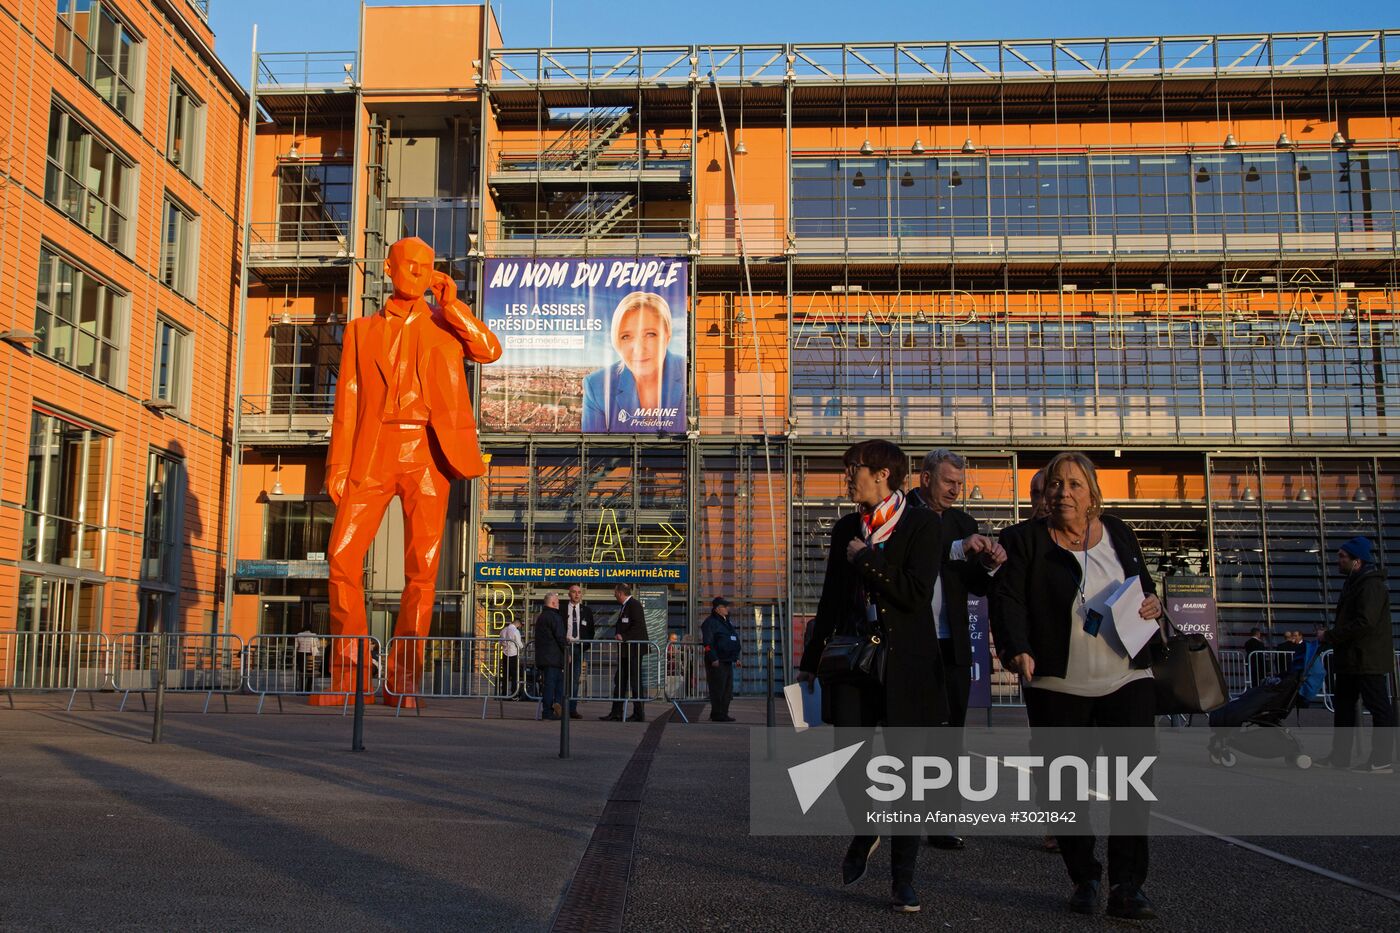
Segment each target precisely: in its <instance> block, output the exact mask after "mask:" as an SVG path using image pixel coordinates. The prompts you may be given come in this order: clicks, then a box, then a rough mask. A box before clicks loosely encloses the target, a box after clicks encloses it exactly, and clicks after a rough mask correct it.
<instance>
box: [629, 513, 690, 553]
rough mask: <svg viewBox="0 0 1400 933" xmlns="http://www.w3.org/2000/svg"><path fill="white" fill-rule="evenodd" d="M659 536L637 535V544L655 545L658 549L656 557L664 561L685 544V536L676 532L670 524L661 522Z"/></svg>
mask: <svg viewBox="0 0 1400 933" xmlns="http://www.w3.org/2000/svg"><path fill="white" fill-rule="evenodd" d="M660 527H661V530H662V532H664V534H660V535H637V543H638V544H641V545H656V546H657V547H659V548H660V550H659V551H658V552H657V555H656V556H657V557H658V558H660V559H662V560H664V559H666V558H667V557H670V556H671V555H672V554H674V553H676V551H677V550H679V549H680V547H681V545H683V544H685V535H683V534H681V533H680V532H679V531H677V530H676V528H675V526H674V525H672V524H671V523H670V522H662V523H661V526H660Z"/></svg>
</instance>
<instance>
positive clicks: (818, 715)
mask: <svg viewBox="0 0 1400 933" xmlns="http://www.w3.org/2000/svg"><path fill="white" fill-rule="evenodd" d="M783 696H784V697H785V698H786V699H787V706H788V715H790V716H791V717H792V727H793V728H794V729H796V730H797V731H798V732H806V731H807V730H808V729H810V728H811V727H812V726H820V725H821V724H822V685H821V682H820V681H818V682H817V683H814V684H813V685H812V690H810V691H808V689H807V688H806V687H805V686H804V685H802V684H788V685H787V686H786V687H784V688H783Z"/></svg>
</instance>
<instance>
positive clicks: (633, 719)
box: [627, 715, 647, 722]
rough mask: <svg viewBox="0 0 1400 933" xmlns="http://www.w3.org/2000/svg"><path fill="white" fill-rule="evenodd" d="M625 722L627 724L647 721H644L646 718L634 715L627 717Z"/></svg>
mask: <svg viewBox="0 0 1400 933" xmlns="http://www.w3.org/2000/svg"><path fill="white" fill-rule="evenodd" d="M627 721H628V722H646V721H647V720H646V717H645V716H636V715H632V716H628V717H627Z"/></svg>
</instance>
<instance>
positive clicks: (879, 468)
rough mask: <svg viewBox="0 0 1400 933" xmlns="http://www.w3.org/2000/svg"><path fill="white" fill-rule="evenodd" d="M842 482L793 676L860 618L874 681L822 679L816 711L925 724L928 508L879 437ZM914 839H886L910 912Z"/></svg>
mask: <svg viewBox="0 0 1400 933" xmlns="http://www.w3.org/2000/svg"><path fill="white" fill-rule="evenodd" d="M843 459H844V462H845V465H846V484H847V489H848V492H849V493H850V496H851V499H852V500H853V501H854V502H855V503H856V505H857V506H859V509H858V511H856V512H853V513H851V514H850V515H846V516H844V517H842V518H841V519H840V520H839V521H838V522H837V523H836V525H835V526H834V527H833V528H832V530H831V550H830V553H829V555H828V558H827V567H826V577H825V579H824V580H823V582H822V595H821V601H820V603H818V605H817V614H816V617H815V618H814V619H813V620H812V622H811V623H810V628H809V638H808V641H807V647H806V648H805V649H804V650H803V652H802V663H801V665H800V670H801V674H800V679H801V680H803V681H811V680H813V679H814V678H815V676H816V673H817V669H818V664H819V662H820V660H821V655H822V649H823V648H824V647H825V646H826V643H827V641H828V640H829V639H830V638H831V637H832V635H835V634H843V635H844V634H855V633H856V632H857V631H858V630H859V629H860V628H861V627H862V625H863V624H864V625H869V626H872V627H873V628H874V629H875V630H876V631H878V632H880V634H881V637H882V640H883V642H884V646H885V651H886V654H885V673H884V680H883V683H879V684H867V685H859V686H858V685H854V684H837V683H832V684H828V683H826V682H823V684H822V718H823V719H824V720H825V721H827V722H829V723H832V724H833V725H836V726H844V727H862V728H872V727H874V726H877V725H885V726H908V727H928V726H938V725H941V724H942V723H943V722H945V721H946V720H947V718H948V702H947V697H946V696H945V694H944V689H943V667H942V664H941V663H940V661H939V655H938V632H937V626H936V624H935V621H934V618H933V585H934V582H935V581H936V580H937V579H938V568H939V564H940V545H939V542H940V541H941V540H942V536H941V531H940V522H939V518H938V515H937V514H936V513H934V512H932V511H930V510H928V509H915V508H909V507H906V505H905V502H904V495H903V493H902V492H900V487H901V486H902V485H903V483H904V477H905V475H906V474H907V473H908V470H909V458H908V457H907V456H906V455H905V453H904V451H902V450H900V449H899V447H897V446H896V445H894V444H892V443H890V442H889V441H882V440H874V441H865V442H864V443H861V444H857V445H855V446H854V447H852V448H850V449H849V450H847V451H846V454H845V456H844V458H843ZM919 839H920V837H919V836H912V835H896V836H894V837H893V839H892V841H891V846H890V848H891V855H890V862H891V875H892V886H891V893H892V897H893V901H894V907H895V909H896V910H899V911H903V912H913V911H917V910H918V909H919V901H918V897H917V896H916V895H915V893H914V888H913V881H914V867H915V864H916V862H917V860H918V853H919ZM879 844H880V837H879V836H856V837H855V838H853V839H852V840H851V844H850V847H849V849H848V850H847V852H846V857H845V860H844V861H843V862H842V866H841V873H842V881H843V882H844V883H845V884H848V885H850V884H854V883H855V882H857V881H859V880H860V879H861V878H863V877H864V876H865V870H866V866H867V863H868V861H869V858H870V854H871V853H872V852H874V851H875V849H876V848H877V847H878V846H879Z"/></svg>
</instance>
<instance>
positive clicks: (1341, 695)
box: [1318, 537, 1395, 774]
mask: <svg viewBox="0 0 1400 933" xmlns="http://www.w3.org/2000/svg"><path fill="white" fill-rule="evenodd" d="M1337 569H1338V570H1340V571H1341V573H1342V576H1344V577H1346V582H1345V583H1344V584H1343V585H1342V595H1341V599H1340V601H1339V602H1338V603H1337V618H1336V621H1335V622H1334V623H1333V625H1332V627H1331V628H1330V629H1328V630H1327V631H1325V632H1323V633H1322V634H1321V636H1320V637H1319V640H1320V641H1321V642H1322V645H1323V646H1324V647H1327V648H1331V649H1332V674H1333V681H1334V684H1333V691H1332V692H1333V705H1334V708H1335V710H1336V712H1335V713H1334V714H1333V719H1332V724H1333V726H1334V727H1335V732H1334V733H1333V738H1332V754H1331V755H1329V756H1328V757H1326V758H1324V759H1322V760H1321V761H1320V762H1318V763H1319V764H1321V765H1324V766H1326V767H1331V768H1345V767H1347V766H1348V765H1349V764H1350V763H1351V746H1352V739H1353V738H1354V735H1355V733H1353V732H1352V730H1353V729H1355V728H1356V726H1357V715H1356V705H1357V703H1358V702H1360V703H1363V704H1365V706H1366V710H1367V711H1368V712H1369V713H1370V714H1371V725H1372V730H1371V757H1370V760H1368V761H1366V762H1363V763H1360V764H1358V765H1357V766H1356V767H1355V768H1353V770H1355V771H1365V772H1368V773H1372V774H1390V773H1391V770H1392V766H1391V761H1392V755H1393V749H1394V731H1395V708H1394V706H1392V705H1391V701H1390V695H1389V693H1388V691H1387V690H1386V678H1387V677H1389V676H1390V673H1391V671H1392V669H1393V668H1394V664H1395V656H1394V654H1393V653H1392V650H1393V649H1392V647H1391V640H1392V639H1391V625H1390V592H1389V590H1388V589H1387V588H1386V585H1385V575H1384V574H1383V573H1382V572H1381V569H1380V567H1379V566H1377V564H1376V559H1375V554H1374V549H1373V546H1372V544H1371V539H1370V538H1363V537H1356V538H1352V539H1351V540H1350V541H1347V542H1346V543H1345V544H1343V545H1342V546H1341V549H1340V550H1338V551H1337Z"/></svg>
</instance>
